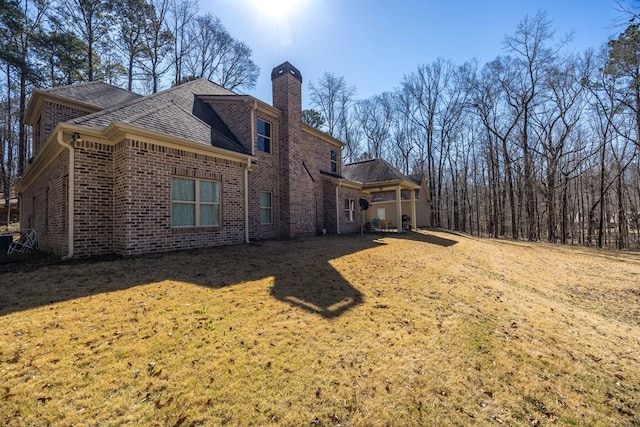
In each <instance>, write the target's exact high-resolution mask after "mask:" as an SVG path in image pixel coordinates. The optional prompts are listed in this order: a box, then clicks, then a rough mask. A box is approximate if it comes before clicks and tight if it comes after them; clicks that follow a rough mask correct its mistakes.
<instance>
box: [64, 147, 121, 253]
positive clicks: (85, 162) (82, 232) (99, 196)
mask: <svg viewBox="0 0 640 427" xmlns="http://www.w3.org/2000/svg"><path fill="white" fill-rule="evenodd" d="M74 147H75V173H74V176H75V180H74V183H75V193H74V194H75V198H74V199H75V202H74V203H75V206H74V226H75V227H74V255H75V256H77V257H86V256H89V255H102V254H110V253H113V252H114V251H113V242H112V238H113V146H112V145H107V144H102V143H98V142H94V141H82V140H78V141H76V142H75V144H74Z"/></svg>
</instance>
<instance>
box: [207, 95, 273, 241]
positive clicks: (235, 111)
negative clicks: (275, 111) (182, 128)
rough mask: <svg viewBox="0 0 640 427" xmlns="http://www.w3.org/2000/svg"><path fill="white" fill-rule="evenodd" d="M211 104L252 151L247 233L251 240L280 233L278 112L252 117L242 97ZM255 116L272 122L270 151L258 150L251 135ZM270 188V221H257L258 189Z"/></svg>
mask: <svg viewBox="0 0 640 427" xmlns="http://www.w3.org/2000/svg"><path fill="white" fill-rule="evenodd" d="M210 105H211V106H212V107H213V109H214V110H215V111H216V112H217V113H218V115H219V116H220V117H221V118H222V120H224V122H225V123H226V124H227V126H229V129H231V131H232V132H233V133H234V135H235V136H236V138H238V139H239V140H240V142H241V143H242V144H243V145H244V146H245V148H247V149H248V150H249V151H250V152H252V153H254V155H255V157H256V161H255V164H254V166H253V170H252V171H250V172H249V236H250V238H251V239H252V240H260V239H271V238H276V237H280V212H281V209H282V206H283V205H282V204H281V184H280V183H281V170H280V169H281V168H280V148H281V147H280V146H281V144H280V142H279V141H280V130H279V129H280V120H279V119H278V117H277V116H272V115H269V114H266V113H264V112H262V111H259V110H258V111H255V113H254V120H253V123H252V121H251V109H252V106H251V105H250V104H247V103H246V102H245V101H244V100H242V99H241V100H238V101H237V102H233V103H232V102H229V101H228V100H225V101H220V102H216V101H215V100H214V101H210ZM257 119H261V120H264V121H266V122H267V123H270V124H271V153H264V152H262V151H259V150H258V148H257V146H256V144H257V140H256V138H254V140H253V141H251V137H252V135H254V136H255V132H254V129H255V127H256V121H257ZM261 191H266V192H270V193H271V195H272V204H273V223H272V224H261V223H260V192H261Z"/></svg>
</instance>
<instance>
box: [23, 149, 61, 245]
mask: <svg viewBox="0 0 640 427" xmlns="http://www.w3.org/2000/svg"><path fill="white" fill-rule="evenodd" d="M68 168H69V153H68V151H67V150H64V151H63V152H61V153H60V154H59V155H58V157H57V158H56V160H55V161H54V162H53V164H52V165H51V166H50V168H49V169H48V170H47V172H46V173H44V174H42V175H40V176H39V177H38V179H37V180H36V181H35V182H34V183H33V184H32V185H31V186H29V189H28V190H27V191H25V192H24V193H23V194H22V201H21V203H22V206H21V215H20V228H21V229H27V228H34V229H35V230H36V237H37V239H38V246H39V248H40V249H42V250H44V251H48V252H53V253H55V254H59V255H64V254H66V253H67V248H68V236H69V235H68V229H67V217H68V214H67V212H68V210H67V209H68V205H67V194H68V193H67V189H68V183H67V180H68V172H69V169H68Z"/></svg>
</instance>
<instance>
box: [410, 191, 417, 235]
mask: <svg viewBox="0 0 640 427" xmlns="http://www.w3.org/2000/svg"><path fill="white" fill-rule="evenodd" d="M411 229H412V230H415V229H416V190H411Z"/></svg>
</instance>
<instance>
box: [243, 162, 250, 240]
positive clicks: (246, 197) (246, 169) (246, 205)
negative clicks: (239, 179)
mask: <svg viewBox="0 0 640 427" xmlns="http://www.w3.org/2000/svg"><path fill="white" fill-rule="evenodd" d="M250 167H251V159H247V165H246V166H245V167H244V240H245V243H249V168H250Z"/></svg>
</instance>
